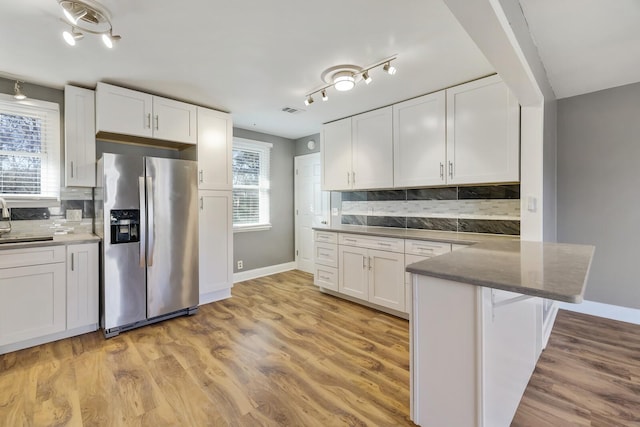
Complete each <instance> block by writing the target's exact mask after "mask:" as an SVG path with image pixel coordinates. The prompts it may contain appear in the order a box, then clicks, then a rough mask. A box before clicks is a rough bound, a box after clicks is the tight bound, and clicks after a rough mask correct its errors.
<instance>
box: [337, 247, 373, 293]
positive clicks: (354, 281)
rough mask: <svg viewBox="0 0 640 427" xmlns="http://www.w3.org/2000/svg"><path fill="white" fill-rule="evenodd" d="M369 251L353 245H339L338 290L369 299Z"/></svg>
mask: <svg viewBox="0 0 640 427" xmlns="http://www.w3.org/2000/svg"><path fill="white" fill-rule="evenodd" d="M368 255H369V253H368V251H367V249H364V248H356V247H353V246H342V245H340V246H338V275H339V278H338V291H339V292H340V293H342V294H345V295H350V296H352V297H355V298H360V299H363V300H365V301H368V300H369V285H368V283H369V264H368V260H369V259H368Z"/></svg>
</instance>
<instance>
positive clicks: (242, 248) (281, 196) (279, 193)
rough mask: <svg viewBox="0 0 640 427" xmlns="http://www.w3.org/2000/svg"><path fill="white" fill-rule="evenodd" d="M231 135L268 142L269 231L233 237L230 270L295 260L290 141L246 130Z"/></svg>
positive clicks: (243, 233) (248, 268) (239, 130)
mask: <svg viewBox="0 0 640 427" xmlns="http://www.w3.org/2000/svg"><path fill="white" fill-rule="evenodd" d="M233 136H234V137H238V138H245V139H253V140H256V141H263V142H270V143H272V144H273V148H272V149H271V212H270V213H271V226H272V227H271V229H270V230H265V231H246V232H241V233H234V235H233V259H234V263H233V268H234V271H235V272H237V271H238V270H237V262H238V261H239V260H242V261H243V264H244V269H243V271H244V270H253V269H256V268H261V267H268V266H271V265H277V264H284V263H287V262H292V261H295V254H294V217H293V157H294V152H295V143H294V141H293V140H291V139H287V138H281V137H279V136H274V135H268V134H265V133H259V132H254V131H251V130H246V129H239V128H234V129H233Z"/></svg>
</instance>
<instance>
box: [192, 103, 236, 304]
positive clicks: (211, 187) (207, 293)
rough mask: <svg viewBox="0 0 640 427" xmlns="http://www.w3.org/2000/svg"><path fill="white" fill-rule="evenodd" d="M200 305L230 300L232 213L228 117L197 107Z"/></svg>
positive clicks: (229, 126) (229, 116) (231, 280)
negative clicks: (228, 298)
mask: <svg viewBox="0 0 640 427" xmlns="http://www.w3.org/2000/svg"><path fill="white" fill-rule="evenodd" d="M197 117H198V142H197V150H198V198H199V200H198V203H199V209H200V217H199V236H200V304H206V303H208V302H212V301H217V300H220V299H223V298H227V297H229V296H231V287H232V286H233V216H232V215H233V213H232V208H233V206H232V201H233V197H232V189H233V181H232V170H231V163H232V141H233V124H232V120H231V115H229V114H226V113H221V112H219V111H215V110H211V109H208V108H203V107H197Z"/></svg>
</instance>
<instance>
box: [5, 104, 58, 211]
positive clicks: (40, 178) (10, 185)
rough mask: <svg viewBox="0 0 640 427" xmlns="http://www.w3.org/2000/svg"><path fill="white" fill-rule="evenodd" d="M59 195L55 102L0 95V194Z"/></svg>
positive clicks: (14, 196)
mask: <svg viewBox="0 0 640 427" xmlns="http://www.w3.org/2000/svg"><path fill="white" fill-rule="evenodd" d="M59 195H60V112H59V106H58V104H56V103H52V102H45V101H35V100H26V101H19V102H18V101H16V100H14V99H13V97H12V96H10V95H0V196H2V197H4V198H6V199H9V200H11V199H13V200H24V199H43V198H56V199H57V198H58V197H59ZM14 206H15V205H14Z"/></svg>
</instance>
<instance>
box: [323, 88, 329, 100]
mask: <svg viewBox="0 0 640 427" xmlns="http://www.w3.org/2000/svg"><path fill="white" fill-rule="evenodd" d="M322 100H323V101H328V100H329V97H328V96H327V91H326V90H322Z"/></svg>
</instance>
